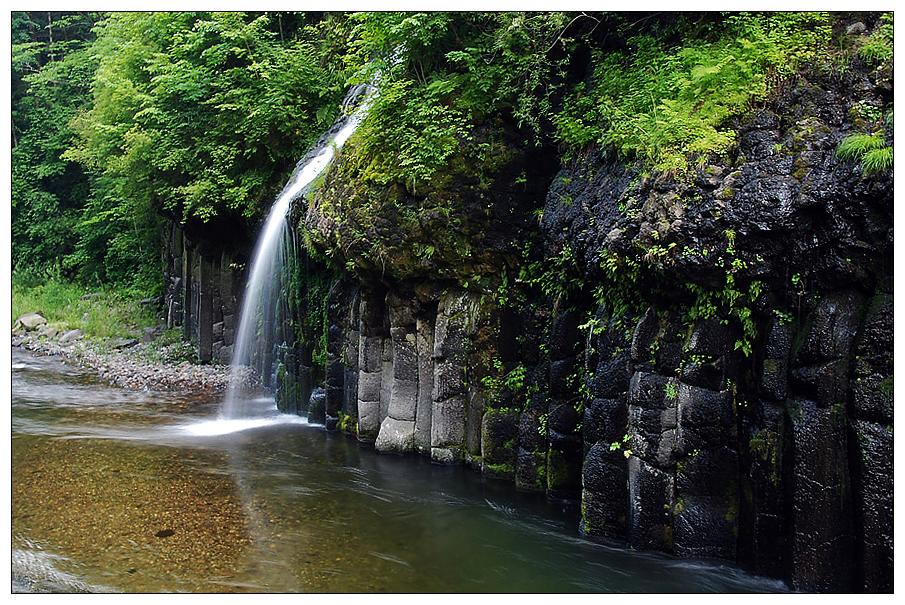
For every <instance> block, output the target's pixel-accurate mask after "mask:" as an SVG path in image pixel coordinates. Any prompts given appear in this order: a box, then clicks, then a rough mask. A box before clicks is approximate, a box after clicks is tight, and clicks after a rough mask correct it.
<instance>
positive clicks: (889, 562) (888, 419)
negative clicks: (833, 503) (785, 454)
mask: <svg viewBox="0 0 905 605" xmlns="http://www.w3.org/2000/svg"><path fill="white" fill-rule="evenodd" d="M892 335H893V297H892V295H890V294H879V295H877V296H874V297H873V298H872V299H871V300H870V301H869V302H868V304H867V314H866V317H865V320H864V324H863V327H862V329H861V334H860V336H859V338H858V340H857V342H856V345H855V366H854V381H853V384H852V398H851V412H850V413H851V416H852V418H851V432H852V434H853V437H854V440H853V447H854V456H853V458H854V461H855V463H854V475H855V476H854V481H853V485H854V489H855V504H856V508H857V513H856V515H855V522H856V531H857V533H858V538H859V540H858V552H857V556H858V561H859V578H858V582H859V584H860V586H861V588H862V589H863V590H865V591H868V592H891V591H892V590H893V544H892V542H893V533H892V528H893V502H892V494H893V485H892V477H893V467H892V460H893V439H892V417H893V413H892V412H893V410H892V406H893V397H892V395H893V389H892V386H893V358H892V355H893V340H892Z"/></svg>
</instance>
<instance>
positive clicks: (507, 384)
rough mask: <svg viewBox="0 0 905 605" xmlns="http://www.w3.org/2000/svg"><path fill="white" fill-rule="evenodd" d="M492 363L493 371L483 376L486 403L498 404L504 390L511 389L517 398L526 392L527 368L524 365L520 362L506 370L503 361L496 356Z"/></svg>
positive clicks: (510, 391)
mask: <svg viewBox="0 0 905 605" xmlns="http://www.w3.org/2000/svg"><path fill="white" fill-rule="evenodd" d="M490 364H491V370H492V371H491V372H489V373H488V374H487V375H485V376H483V377H482V378H481V386H482V387H484V400H485V402H486V405H488V406H493V405H495V404H497V403H498V402H499V401H500V397H501V396H502V394H503V391H504V390H506V391H509V393H510V394H512V396H513V397H515V398H518V397H519V396H520V395H522V394H523V393H524V392H525V377H526V376H527V369H526V368H525V366H524V365H522V364H519V365H517V366H515V367H514V368H512V369H511V370H509V371H508V372H505V368H504V367H503V362H502V361H500V359H499V358H498V357H494V358H493V359H492V360H491V362H490Z"/></svg>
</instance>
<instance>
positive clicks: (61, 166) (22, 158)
mask: <svg viewBox="0 0 905 605" xmlns="http://www.w3.org/2000/svg"><path fill="white" fill-rule="evenodd" d="M98 18H99V16H98V15H97V14H96V13H75V14H67V13H45V12H42V13H13V24H12V25H13V26H12V37H13V45H12V120H13V124H12V126H13V128H12V142H13V148H12V196H11V197H12V200H11V201H12V217H11V218H12V266H13V269H14V270H32V271H35V270H41V269H47V268H52V269H55V270H57V271H59V270H60V269H62V268H63V266H64V262H65V259H66V257H67V256H68V255H70V254H71V253H72V252H73V251H74V249H75V246H76V242H77V232H76V228H77V227H76V226H77V224H78V222H79V220H80V216H81V214H82V209H83V207H84V205H85V203H86V200H87V198H88V196H89V192H90V183H89V180H88V177H87V175H85V174H84V173H83V171H82V170H81V168H80V167H79V166H78V165H77V164H75V163H74V162H71V161H68V160H65V159H62V158H61V157H60V156H61V155H62V154H63V152H64V151H66V149H67V148H68V147H69V146H70V145H71V144H72V140H73V136H74V135H73V132H72V130H71V129H70V128H69V122H70V120H71V119H72V118H73V117H74V116H75V115H76V114H77V113H78V112H79V111H81V110H82V109H84V108H85V107H87V105H88V103H89V101H90V81H91V77H92V75H93V73H94V68H95V61H94V60H93V58H92V56H91V54H90V52H89V51H88V49H87V47H88V45H89V44H90V41H91V38H92V36H91V32H90V28H91V26H92V25H93V23H94V22H95V21H96V20H97V19H98Z"/></svg>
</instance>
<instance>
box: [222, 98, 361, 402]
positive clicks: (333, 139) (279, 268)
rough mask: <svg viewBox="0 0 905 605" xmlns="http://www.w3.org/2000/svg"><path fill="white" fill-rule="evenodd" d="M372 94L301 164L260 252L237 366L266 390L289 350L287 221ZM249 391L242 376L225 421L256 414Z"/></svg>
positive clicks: (290, 248) (290, 244) (292, 253)
mask: <svg viewBox="0 0 905 605" xmlns="http://www.w3.org/2000/svg"><path fill="white" fill-rule="evenodd" d="M370 94H372V92H371V89H370V87H367V86H359V87H355V88H353V89H352V91H351V92H350V93H349V95H347V98H346V102H345V103H344V108H347V107H348V106H349V105H350V103H352V102H355V103H357V107H355V108H354V111H352V112H351V113H349V114H347V115H344V116H343V117H342V118H340V119H339V120H338V121H337V123H336V124H334V126H333V127H332V128H331V129H330V130H329V131H328V132H327V133H326V134H325V135H323V136H322V137H321V138H320V140H319V141H318V142H317V143H316V144H315V145H314V147H313V148H312V150H311V151H310V152H309V153H308V155H307V156H306V157H305V158H303V159H302V160H301V161H300V162H299V163H298V165H297V166H296V169H295V171H294V172H293V174H292V177H291V178H290V179H289V182H288V183H287V184H286V186H285V187H284V188H283V191H282V192H281V193H280V195H279V196H278V197H277V200H276V202H274V205H273V207H272V208H271V210H270V213H269V214H268V216H267V219H266V221H265V222H264V227H263V229H262V231H261V235H260V237H259V238H258V243H257V245H256V246H255V251H254V254H253V255H252V263H251V269H250V272H249V274H248V280H247V283H246V286H245V293H244V296H243V300H242V307H241V312H240V314H239V317H240V319H239V324H238V327H237V331H236V339H235V345H234V346H235V348H234V350H233V357H232V365H233V367H243V366H250V367H252V368H254V370H255V371H256V372H257V374H258V375H259V376H260V377H261V378H262V381H263V383H264V384H265V386H272V385H273V384H274V378H275V377H274V376H273V373H274V371H275V368H276V363H277V357H278V351H277V349H278V348H279V347H280V346H284V344H285V342H286V339H287V334H286V332H285V324H286V322H287V315H286V306H285V305H286V303H285V297H284V296H282V292H283V290H284V288H285V287H286V285H287V284H286V283H284V279H286V277H287V275H286V263H287V260H294V259H295V258H296V256H297V252H296V250H295V241H294V239H293V238H292V236H291V234H290V230H289V225H288V224H287V222H286V217H287V216H288V214H289V211H290V208H291V204H292V202H293V201H294V200H295V199H296V198H298V197H299V196H301V195H304V193H305V192H306V191H307V190H308V188H309V187H310V186H311V184H312V183H313V182H314V181H315V179H317V178H318V176H320V174H321V173H323V171H324V170H325V169H326V168H327V167H328V166H329V165H330V163H331V162H332V160H333V158H334V156H335V155H336V153H337V152H338V151H339V149H340V148H341V147H342V146H343V144H345V142H346V141H347V140H348V138H349V137H350V136H351V135H352V133H353V132H355V129H356V128H357V127H358V125H359V124H360V123H361V120H362V118H363V116H364V112H365V111H366V110H367V105H368V98H369V96H370ZM243 389H244V385H243V383H242V381H241V380H240V379H239V378H238V375H237V379H236V380H234V381H233V383H232V384H231V386H230V389H229V391H228V392H227V395H226V399H225V400H224V403H223V408H222V410H221V416H222V417H223V418H227V419H228V418H242V417H246V416H248V415H249V414H252V413H253V410H252V409H249V408H248V407H247V406H246V401H247V399H248V398H247V396H245V395H244V394H243Z"/></svg>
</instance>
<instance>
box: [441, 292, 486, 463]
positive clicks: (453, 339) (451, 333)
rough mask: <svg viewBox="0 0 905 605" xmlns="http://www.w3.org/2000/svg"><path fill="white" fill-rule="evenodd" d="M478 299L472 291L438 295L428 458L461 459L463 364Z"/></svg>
mask: <svg viewBox="0 0 905 605" xmlns="http://www.w3.org/2000/svg"><path fill="white" fill-rule="evenodd" d="M477 308H478V301H477V299H476V297H475V295H473V294H469V293H467V292H463V291H458V290H454V291H448V292H445V293H444V294H443V295H442V296H441V298H440V303H439V307H438V310H437V323H436V328H435V331H434V355H433V357H434V380H433V395H432V411H431V460H433V461H435V462H442V463H452V462H456V461H461V460H464V459H465V454H466V452H467V448H466V426H467V411H468V384H467V382H466V367H467V363H468V343H469V338H470V335H471V334H472V333H473V329H474V324H475V321H476V314H477Z"/></svg>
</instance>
